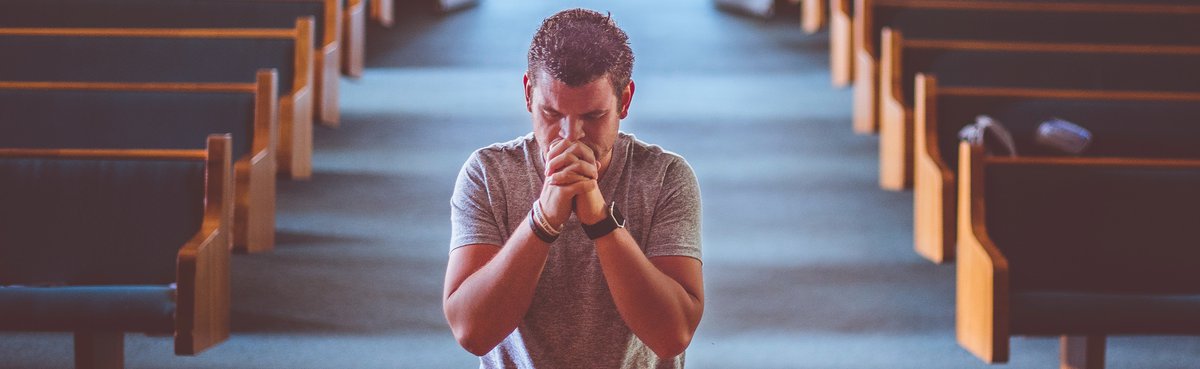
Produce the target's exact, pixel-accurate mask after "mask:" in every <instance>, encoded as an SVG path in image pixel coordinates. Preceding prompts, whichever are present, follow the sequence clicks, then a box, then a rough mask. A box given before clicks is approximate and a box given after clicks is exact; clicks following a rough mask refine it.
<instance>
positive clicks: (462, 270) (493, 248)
mask: <svg viewBox="0 0 1200 369" xmlns="http://www.w3.org/2000/svg"><path fill="white" fill-rule="evenodd" d="M498 253H500V246H497V245H490V244H483V243H477V244H471V245H466V246H463V247H459V248H456V249H454V250H451V251H450V261H449V262H448V263H447V264H446V284H445V286H444V289H443V293H442V300H443V301H445V300H446V299H448V298H450V295H451V294H452V293H454V291H455V290H458V286H460V285H462V283H463V281H465V280H467V277H470V276H471V275H472V274H475V272H476V271H478V270H479V268H483V266H484V265H487V263H488V262H489V261H491V260H492V258H494V257H496V254H498Z"/></svg>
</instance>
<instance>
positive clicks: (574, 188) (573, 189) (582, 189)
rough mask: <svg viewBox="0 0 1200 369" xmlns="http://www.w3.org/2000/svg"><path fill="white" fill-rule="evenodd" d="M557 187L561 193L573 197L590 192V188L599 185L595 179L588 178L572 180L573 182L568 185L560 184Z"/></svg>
mask: <svg viewBox="0 0 1200 369" xmlns="http://www.w3.org/2000/svg"><path fill="white" fill-rule="evenodd" d="M559 187H560V188H562V193H564V194H568V195H569V196H571V197H575V196H576V195H581V194H585V193H588V192H591V191H592V190H594V189H596V188H598V187H599V186H597V185H596V181H595V180H592V179H588V180H583V181H578V182H574V183H571V184H568V185H561V186H559Z"/></svg>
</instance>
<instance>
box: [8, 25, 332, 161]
mask: <svg viewBox="0 0 1200 369" xmlns="http://www.w3.org/2000/svg"><path fill="white" fill-rule="evenodd" d="M311 37H312V19H311V18H306V19H303V20H299V21H297V23H296V28H295V29H292V30H275V29H263V30H257V29H256V30H249V29H247V30H237V29H187V30H179V29H68V28H45V29H34V28H0V49H3V50H6V51H7V52H9V53H12V54H13V55H21V57H20V58H0V80H5V81H28V82H48V81H67V82H118V83H120V82H132V83H230V82H232V83H247V82H253V81H254V80H255V73H256V71H258V70H259V69H262V68H272V69H276V70H277V71H278V75H279V91H278V92H279V140H278V147H277V148H278V151H277V152H276V153H277V156H276V159H277V160H278V168H277V169H278V171H279V173H280V175H282V176H284V177H286V178H294V179H306V178H309V177H311V176H312V117H313V113H312V108H313V100H312V99H313V96H312V75H313V74H312V63H311V61H312V47H311V46H312V42H311V41H309V40H310V38H311ZM85 60H86V61H87V63H81V62H80V61H85Z"/></svg>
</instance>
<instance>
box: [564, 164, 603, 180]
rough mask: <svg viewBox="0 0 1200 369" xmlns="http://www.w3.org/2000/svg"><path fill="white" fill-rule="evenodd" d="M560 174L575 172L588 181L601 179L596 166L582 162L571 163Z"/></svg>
mask: <svg viewBox="0 0 1200 369" xmlns="http://www.w3.org/2000/svg"><path fill="white" fill-rule="evenodd" d="M558 172H574V173H576V174H579V175H581V176H584V177H587V178H588V179H596V178H600V173H599V170H597V169H596V165H595V164H592V163H589V162H586V161H582V160H580V161H576V162H574V163H571V164H569V165H567V166H566V167H563V168H562V169H561V170H559V171H558Z"/></svg>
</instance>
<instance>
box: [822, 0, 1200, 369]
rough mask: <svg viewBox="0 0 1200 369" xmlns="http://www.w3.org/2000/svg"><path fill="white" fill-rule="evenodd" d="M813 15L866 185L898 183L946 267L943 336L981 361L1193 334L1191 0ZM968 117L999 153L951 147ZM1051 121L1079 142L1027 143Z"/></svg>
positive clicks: (926, 252) (1069, 364)
mask: <svg viewBox="0 0 1200 369" xmlns="http://www.w3.org/2000/svg"><path fill="white" fill-rule="evenodd" d="M801 6H802V9H804V13H805V14H803V15H802V23H803V28H804V30H806V31H808V32H817V31H820V30H821V29H825V28H828V30H829V37H830V62H831V72H832V82H833V84H834V85H835V86H838V87H845V86H852V87H853V89H854V91H853V101H854V106H853V127H852V128H853V130H854V132H856V133H859V134H877V135H878V137H879V158H880V163H879V183H880V186H881V187H882V188H884V189H887V190H895V191H900V190H907V189H912V191H913V209H914V222H913V223H914V224H913V235H914V249H915V250H916V252H917V253H918V254H919V255H921V256H922V257H925V258H927V259H929V260H930V261H933V262H936V263H943V262H950V261H954V262H956V267H957V297H956V302H955V303H956V327H957V328H956V330H957V337H958V342H959V343H960V345H962V346H963V347H964V348H966V349H967V350H968V351H970V352H971V353H972V354H974V355H976V356H977V357H979V358H980V359H982V360H983V361H985V362H988V363H1002V362H1006V361H1008V358H1009V337H1011V336H1013V335H1032V336H1059V337H1062V338H1061V345H1062V357H1061V359H1062V363H1061V367H1063V368H1093V369H1094V368H1102V367H1103V366H1104V348H1105V337H1106V336H1109V335H1197V334H1200V238H1197V237H1196V236H1195V233H1194V231H1193V228H1192V227H1196V226H1200V73H1196V70H1197V69H1198V68H1200V4H1197V3H1195V2H1194V1H1190V0H802V5H801ZM981 115H986V116H988V117H990V118H992V119H993V120H995V121H999V122H1003V125H1004V126H1005V128H1006V129H1007V130H1008V132H1010V133H1011V136H1012V141H1013V143H1014V144H1015V147H1016V148H1017V149H1018V150H1017V151H1018V155H1015V156H1009V155H997V154H992V153H990V152H989V150H987V149H986V148H985V147H983V146H981V145H978V144H971V143H968V142H965V141H962V140H960V135H959V132H960V130H961V129H963V128H964V126H967V125H970V124H972V123H974V122H975V121H976V117H977V116H981ZM1051 118H1058V119H1065V120H1067V121H1070V122H1073V123H1075V124H1078V125H1079V126H1082V127H1084V128H1085V129H1086V130H1087V131H1088V132H1089V133H1090V135H1091V136H1090V137H1091V141H1090V144H1089V145H1088V146H1087V149H1086V151H1083V152H1082V153H1064V152H1062V151H1056V150H1053V149H1051V148H1049V147H1047V146H1045V145H1039V143H1038V142H1037V141H1038V140H1037V138H1036V137H1037V135H1038V130H1039V127H1040V123H1042V122H1044V121H1046V120H1048V119H1051Z"/></svg>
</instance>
